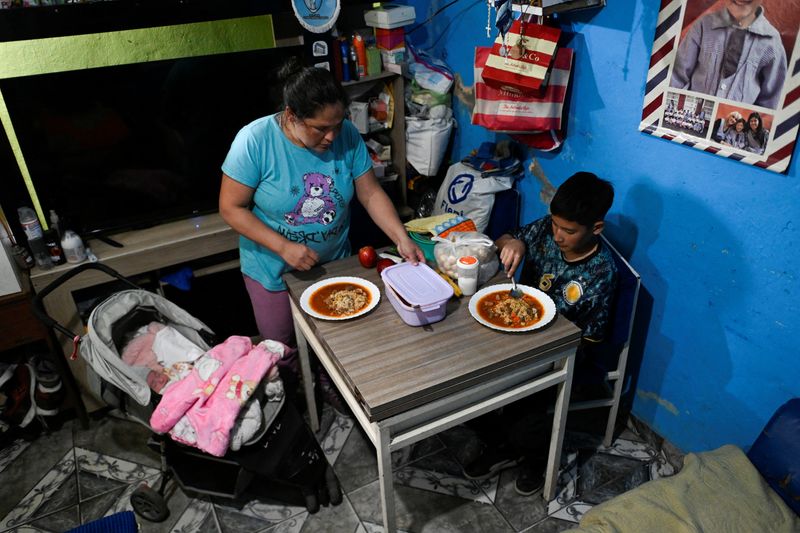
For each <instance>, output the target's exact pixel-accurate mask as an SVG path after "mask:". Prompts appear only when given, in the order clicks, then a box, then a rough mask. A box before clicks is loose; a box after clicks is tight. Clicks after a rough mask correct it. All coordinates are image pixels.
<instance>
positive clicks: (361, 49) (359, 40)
mask: <svg viewBox="0 0 800 533" xmlns="http://www.w3.org/2000/svg"><path fill="white" fill-rule="evenodd" d="M353 49H354V50H355V52H356V59H357V60H358V68H357V71H358V77H359V79H361V78H365V77H366V76H367V48H366V46H365V45H364V38H363V37H361V34H359V33H354V34H353Z"/></svg>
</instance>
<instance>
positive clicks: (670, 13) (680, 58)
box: [639, 0, 800, 172]
mask: <svg viewBox="0 0 800 533" xmlns="http://www.w3.org/2000/svg"><path fill="white" fill-rule="evenodd" d="M798 30H800V0H664V1H662V2H661V8H660V11H659V15H658V23H657V26H656V35H655V39H654V41H653V49H652V54H651V60H650V69H649V71H648V76H647V86H646V88H645V98H644V106H643V111H642V122H641V123H640V125H639V129H640V130H641V131H643V132H645V133H649V134H651V135H655V136H657V137H661V138H664V139H667V140H672V141H674V142H678V143H681V144H684V145H688V146H691V147H694V148H696V149H699V150H704V151H707V152H711V153H714V154H717V155H720V156H723V157H729V158H732V159H736V160H738V161H741V162H743V163H747V164H750V165H756V166H759V167H762V168H766V169H768V170H772V171H774V172H785V171H786V170H787V169H788V167H789V162H790V160H791V156H792V152H793V150H794V143H795V142H796V139H797V134H798V127H799V125H800V111H799V110H798V106H797V105H793V104H795V103H796V102H797V101H798V100H800V43H798V33H800V32H799V31H798Z"/></svg>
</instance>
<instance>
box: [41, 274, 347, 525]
mask: <svg viewBox="0 0 800 533" xmlns="http://www.w3.org/2000/svg"><path fill="white" fill-rule="evenodd" d="M89 269H94V270H100V271H102V272H104V273H106V274H108V275H109V276H111V277H114V278H117V279H118V280H120V281H122V282H123V283H124V284H125V285H126V286H128V287H130V289H127V290H122V291H119V292H116V293H114V294H112V295H111V296H109V297H108V298H107V299H105V300H104V301H103V302H102V303H100V304H99V305H97V306H96V307H95V308H94V310H93V311H92V313H91V315H90V317H89V324H88V328H87V333H86V335H84V336H83V338H81V337H80V336H77V335H75V334H74V333H73V332H71V331H70V330H68V329H67V328H66V327H64V326H63V325H61V324H58V323H57V322H55V321H54V320H53V319H52V318H51V317H50V316H48V315H47V313H46V312H45V311H44V307H43V305H42V301H43V299H44V298H45V297H46V296H47V295H48V294H49V293H50V292H52V291H53V290H54V289H56V288H57V287H59V286H60V285H62V284H64V283H65V282H66V281H67V280H69V279H71V278H72V277H74V276H76V275H78V274H80V273H81V272H84V271H86V270H89ZM33 305H34V312H35V313H36V315H37V316H38V318H39V319H40V320H41V321H42V322H43V323H44V324H45V325H47V326H49V327H52V328H54V329H56V330H57V331H59V332H61V333H63V334H65V335H67V336H68V337H69V338H71V339H73V341H74V342H75V343H76V346H77V343H80V354H81V357H83V358H84V359H85V360H86V362H87V363H89V365H90V367H91V369H92V370H93V372H94V375H93V376H90V377H93V378H97V379H95V382H94V383H92V384H90V386H91V387H92V388H93V389H94V392H95V393H96V395H97V396H99V397H101V398H102V399H103V400H104V401H105V402H106V403H108V404H109V406H111V407H114V408H118V409H119V411H120V412H121V413H123V414H124V415H125V416H126V417H127V418H129V419H131V420H134V421H136V422H139V423H141V424H143V425H145V426H147V427H150V425H149V421H150V416H151V414H152V413H153V410H154V409H155V408H156V406H157V405H158V403H159V401H160V400H161V396H160V395H159V394H157V393H156V392H154V391H152V390H151V389H150V387H149V386H148V382H147V380H146V371H143V367H134V366H129V365H126V364H125V363H124V362H123V360H122V357H121V354H122V350H123V346H124V345H125V344H126V342H127V341H128V340H130V338H131V337H132V335H133V334H134V333H135V332H137V331H139V330H140V328H142V327H143V326H145V327H146V326H147V325H148V324H151V323H152V322H159V323H161V324H165V325H169V326H171V327H172V328H174V329H175V330H177V331H178V332H179V333H180V334H181V335H182V336H183V337H185V338H186V339H188V340H190V341H191V342H192V343H194V344H195V345H196V346H198V347H200V348H201V350H208V349H209V347H210V346H211V345H214V344H215V339H214V334H213V332H212V331H211V330H210V329H209V328H208V326H206V325H205V324H203V323H202V322H200V321H199V320H197V319H196V318H194V317H193V316H191V315H190V314H189V313H187V312H186V311H184V310H183V309H181V308H180V307H178V306H176V305H175V304H173V303H172V302H170V301H168V300H167V299H165V298H163V297H161V296H159V295H157V294H155V293H152V292H149V291H146V290H144V289H142V288H140V287H138V286H137V285H135V284H134V283H133V282H131V281H130V280H128V279H127V278H125V277H123V276H122V275H121V274H119V273H118V272H116V271H115V270H113V269H111V268H109V267H107V266H105V265H103V264H100V263H87V264H83V265H80V266H78V267H76V268H74V269H72V270H70V271H68V272H66V273H64V274H63V275H62V276H60V277H59V278H57V279H56V280H54V281H53V282H52V283H51V284H50V285H48V286H47V287H45V288H44V289H43V290H41V291H40V292H39V293H38V294H37V296H36V297H35V299H34V302H33ZM73 357H75V355H73ZM90 373H91V372H90ZM265 380H266V377H265ZM270 381H271V382H270V383H269V384H267V386H266V387H265V386H259V387H257V388H256V391H258V393H254V394H253V396H252V397H251V398H250V400H249V401H258V402H259V404H260V405H261V409H260V410H261V420H262V424H261V429H260V430H259V431H258V432H257V433H256V434H255V435H253V437H252V438H250V439H249V440H248V441H247V443H246V444H245V445H243V446H241V447H240V448H239V449H238V450H237V451H232V450H228V452H227V453H225V455H224V456H222V457H216V456H213V455H211V454H207V453H204V452H203V451H201V450H199V449H197V448H193V447H190V446H187V445H184V444H180V443H178V442H175V441H173V440H172V439H171V438H170V436H169V435H166V434H164V435H162V434H158V433H154V434H153V436H152V437H151V439H150V442H149V443H148V444H149V445H150V446H151V447H153V448H156V449H157V450H158V451H159V452H160V454H161V474H162V475H161V482H160V485H159V487H158V489H153V488H152V487H150V486H148V485H146V484H143V485H141V486H140V487H138V488H137V489H136V490H135V491H134V492H133V493H132V494H131V506H132V507H133V510H134V511H135V512H136V513H137V514H138V515H140V516H142V517H143V518H145V519H146V520H149V521H154V522H160V521H163V520H165V519H166V518H167V516H168V514H169V511H168V509H167V505H166V500H165V496H164V494H165V487H166V484H167V482H168V480H169V479H170V478H173V477H174V479H175V480H176V482H177V483H178V484H179V485H180V487H181V488H182V489H183V490H184V491H185V492H186V493H188V494H189V495H207V496H211V497H218V498H222V499H226V500H228V501H231V502H232V503H233V504H234V505H235V504H237V503H240V502H241V503H243V498H244V497H245V495H247V496H255V497H270V498H275V499H278V500H281V501H285V502H287V503H291V504H296V505H305V506H306V508H307V509H308V511H309V512H310V513H315V512H317V511H318V510H319V506H320V505H328V504H329V503H330V504H332V505H338V504H339V503H341V501H342V492H341V487H340V485H339V481H338V479H337V478H336V475H335V474H334V472H333V469H332V468H331V466H330V465H329V464H328V462H327V460H326V459H325V456H324V454H323V452H322V450H321V448H320V446H319V443H317V441H316V439H315V438H314V434H313V433H312V431H311V429H310V428H309V427H308V426H307V425H306V424H305V422H304V421H303V419H302V417H301V415H300V414H299V413H298V411H297V410H296V408H295V407H294V406H293V405H292V404H291V402H284V401H283V395H282V394H272V395H271V396H268V395H267V393H266V390H267V389H269V388H270V387H272V391H273V392H274V391H275V385H276V383H275V382H276V381H277V382H278V384H280V378H274V377H273V378H272V379H271V380H270ZM263 384H264V382H263V381H262V385H263ZM278 388H279V389H281V388H280V387H278ZM281 390H282V389H281ZM256 412H258V411H256Z"/></svg>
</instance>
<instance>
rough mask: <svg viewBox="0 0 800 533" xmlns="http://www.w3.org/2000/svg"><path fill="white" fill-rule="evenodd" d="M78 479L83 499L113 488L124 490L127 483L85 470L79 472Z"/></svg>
mask: <svg viewBox="0 0 800 533" xmlns="http://www.w3.org/2000/svg"><path fill="white" fill-rule="evenodd" d="M78 480H79V481H78V484H79V487H80V498H81V501H84V500H88V499H89V498H94V497H95V496H97V495H98V494H103V493H105V492H109V491H112V490H122V489H123V488H124V487H125V485H126V484H125V483H122V482H120V481H116V480H113V479H109V478H107V477H103V476H98V475H96V474H93V473H91V472H83V471H81V472H78Z"/></svg>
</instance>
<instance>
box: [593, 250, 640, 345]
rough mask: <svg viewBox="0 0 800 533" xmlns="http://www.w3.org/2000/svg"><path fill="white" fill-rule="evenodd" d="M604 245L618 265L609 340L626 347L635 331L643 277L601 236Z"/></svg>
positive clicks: (608, 334) (608, 333)
mask: <svg viewBox="0 0 800 533" xmlns="http://www.w3.org/2000/svg"><path fill="white" fill-rule="evenodd" d="M600 238H601V239H602V240H603V244H604V245H605V246H607V247H608V249H609V250H610V251H611V255H612V256H613V257H614V263H615V264H616V265H617V289H616V294H615V296H614V303H613V308H612V310H611V323H610V324H609V331H608V332H607V340H608V342H609V343H611V344H615V345H618V346H625V345H627V344H628V343H630V339H631V332H632V331H633V319H634V317H635V315H636V302H637V300H638V299H639V287H640V286H641V276H639V273H638V272H636V270H634V268H633V267H632V266H631V264H630V263H628V261H626V260H625V258H624V257H622V254H620V253H619V251H618V250H617V249H616V248H614V246H613V245H612V244H611V243H610V242H609V241H608V239H607V238H606V237H605V236H604V235H602V234H601V235H600Z"/></svg>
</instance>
